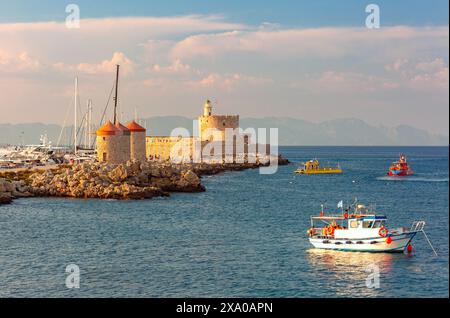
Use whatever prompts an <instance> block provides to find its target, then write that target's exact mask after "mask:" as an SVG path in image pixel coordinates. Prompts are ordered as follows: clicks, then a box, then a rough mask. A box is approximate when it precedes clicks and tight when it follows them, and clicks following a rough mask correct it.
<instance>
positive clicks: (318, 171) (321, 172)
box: [295, 169, 342, 174]
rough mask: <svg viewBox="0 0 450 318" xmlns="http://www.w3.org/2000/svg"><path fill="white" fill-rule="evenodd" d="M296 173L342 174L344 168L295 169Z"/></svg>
mask: <svg viewBox="0 0 450 318" xmlns="http://www.w3.org/2000/svg"><path fill="white" fill-rule="evenodd" d="M295 173H298V174H341V173H342V170H339V169H328V170H315V171H305V170H295Z"/></svg>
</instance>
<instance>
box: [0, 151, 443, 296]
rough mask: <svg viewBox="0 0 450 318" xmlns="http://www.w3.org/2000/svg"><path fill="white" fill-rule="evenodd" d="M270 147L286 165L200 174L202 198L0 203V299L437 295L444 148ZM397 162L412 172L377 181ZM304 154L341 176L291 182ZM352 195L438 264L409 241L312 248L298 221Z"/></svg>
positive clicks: (440, 277)
mask: <svg viewBox="0 0 450 318" xmlns="http://www.w3.org/2000/svg"><path fill="white" fill-rule="evenodd" d="M279 151H280V153H281V154H283V156H285V157H287V158H288V159H289V160H290V161H291V162H292V164H291V165H288V166H280V167H278V171H277V172H276V173H275V174H269V175H267V174H260V171H259V170H246V171H240V172H226V173H223V174H220V175H215V176H208V177H204V178H203V183H204V185H205V186H206V192H204V193H176V194H172V195H171V196H170V197H168V198H157V199H152V200H145V201H114V200H92V199H89V200H83V199H60V198H30V199H18V200H16V201H14V203H13V204H11V205H3V206H0V297H146V298H147V297H152V298H153V297H260V298H264V297H300V298H316V297H327V298H328V297H332V298H334V297H361V298H365V297H383V298H384V297H420V298H423V297H449V148H448V147H280V149H279ZM400 153H405V154H406V155H407V156H408V161H409V163H410V165H411V167H412V169H413V170H414V171H415V174H414V175H413V176H410V177H406V178H398V179H392V178H388V177H387V176H386V172H387V169H388V167H389V166H390V164H391V162H392V161H395V160H397V159H398V157H399V154H400ZM312 158H317V159H319V160H320V161H321V163H322V165H328V164H329V165H331V166H334V165H337V164H338V163H339V164H340V166H341V167H342V168H343V170H344V173H343V174H342V175H308V176H305V175H296V174H294V173H293V171H294V170H295V169H296V168H297V167H298V166H299V165H300V163H301V162H303V161H306V160H309V159H312ZM355 199H357V200H358V202H360V203H364V204H366V205H373V206H374V207H375V206H376V210H377V212H378V213H380V214H385V215H386V216H387V217H388V228H389V227H390V226H391V227H397V226H406V227H409V226H411V224H412V222H413V221H415V220H424V221H425V222H426V226H425V232H426V234H427V236H428V238H429V239H430V241H431V243H432V245H433V246H434V248H435V249H436V252H437V253H438V256H435V255H434V253H433V251H432V249H431V247H430V245H429V244H428V242H427V240H426V238H425V236H424V235H423V234H421V233H419V234H418V235H417V236H416V238H415V239H414V241H413V244H412V245H413V251H412V253H410V254H408V253H404V254H384V253H381V254H378V253H360V252H339V251H325V250H317V249H314V248H313V247H312V246H311V245H310V243H309V241H308V237H307V235H306V231H307V229H308V228H309V225H310V216H311V215H317V214H318V213H319V212H320V210H321V205H323V206H324V210H325V213H330V214H331V213H334V212H336V211H338V210H339V209H338V208H337V203H338V202H339V201H341V200H343V202H344V204H349V203H352V202H354V200H355ZM74 275H76V276H74ZM78 279H79V280H78Z"/></svg>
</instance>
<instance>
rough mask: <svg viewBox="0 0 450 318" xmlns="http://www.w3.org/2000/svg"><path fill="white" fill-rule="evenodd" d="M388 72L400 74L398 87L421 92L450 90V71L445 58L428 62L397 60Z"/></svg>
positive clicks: (388, 67) (390, 65)
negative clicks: (449, 88)
mask: <svg viewBox="0 0 450 318" xmlns="http://www.w3.org/2000/svg"><path fill="white" fill-rule="evenodd" d="M386 70H388V71H390V72H393V73H395V74H398V77H397V80H398V82H399V83H401V84H399V85H398V86H399V87H401V86H403V87H407V88H409V89H414V90H420V91H436V90H445V91H447V90H448V87H449V70H448V64H446V63H445V62H444V59H443V58H435V59H433V60H426V61H416V62H413V61H409V60H408V59H401V60H397V61H395V62H394V63H392V64H389V65H387V66H386Z"/></svg>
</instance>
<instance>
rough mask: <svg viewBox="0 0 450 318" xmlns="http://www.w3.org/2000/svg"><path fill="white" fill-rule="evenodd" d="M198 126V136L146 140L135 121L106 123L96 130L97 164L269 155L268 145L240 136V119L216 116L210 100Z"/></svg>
mask: <svg viewBox="0 0 450 318" xmlns="http://www.w3.org/2000/svg"><path fill="white" fill-rule="evenodd" d="M198 125H199V127H198V136H181V135H174V136H146V129H145V128H143V127H142V126H140V125H139V124H137V123H136V122H135V121H132V122H130V123H129V124H128V125H127V126H124V125H122V124H121V123H119V122H117V123H116V124H115V125H114V124H113V123H111V122H107V123H106V124H105V125H104V126H102V127H101V128H100V129H99V130H97V155H98V160H99V162H107V163H114V164H119V163H124V162H127V161H128V160H130V159H136V160H139V161H145V160H158V161H169V160H171V161H176V162H178V163H180V162H197V163H199V162H211V163H222V162H228V163H232V162H237V161H238V160H241V162H248V161H251V160H249V158H251V157H252V158H254V159H255V160H257V159H259V157H263V156H269V155H270V145H268V144H263V145H258V144H257V143H256V142H255V140H254V139H255V138H252V136H251V134H245V133H241V132H240V127H239V115H215V114H213V107H212V104H211V102H210V101H209V100H207V101H206V103H205V104H204V106H203V115H201V116H199V117H198Z"/></svg>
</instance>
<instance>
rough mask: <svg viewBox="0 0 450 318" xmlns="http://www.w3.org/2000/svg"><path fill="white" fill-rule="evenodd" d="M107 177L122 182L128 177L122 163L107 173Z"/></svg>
mask: <svg viewBox="0 0 450 318" xmlns="http://www.w3.org/2000/svg"><path fill="white" fill-rule="evenodd" d="M108 177H109V178H110V179H111V181H113V182H122V181H125V180H126V179H127V178H128V173H127V170H126V169H125V167H124V166H123V165H118V166H117V167H116V168H114V169H113V170H112V171H111V172H109V173H108Z"/></svg>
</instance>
